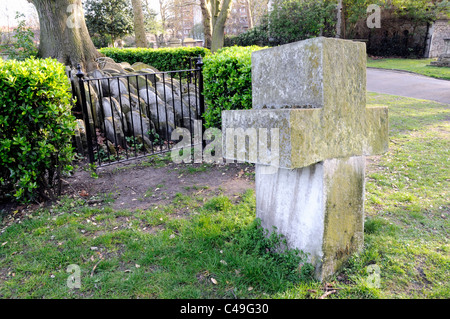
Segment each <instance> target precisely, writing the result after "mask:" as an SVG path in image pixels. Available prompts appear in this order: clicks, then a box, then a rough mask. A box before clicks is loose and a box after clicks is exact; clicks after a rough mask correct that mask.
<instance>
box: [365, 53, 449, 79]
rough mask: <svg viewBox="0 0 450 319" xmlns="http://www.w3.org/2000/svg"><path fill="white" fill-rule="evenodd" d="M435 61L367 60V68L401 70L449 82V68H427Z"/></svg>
mask: <svg viewBox="0 0 450 319" xmlns="http://www.w3.org/2000/svg"><path fill="white" fill-rule="evenodd" d="M434 60H436V59H379V60H373V59H370V58H368V59H367V66H368V67H372V68H381V69H391V70H403V71H409V72H414V73H418V74H422V75H426V76H430V77H433V78H437V79H445V80H450V68H446V67H438V66H428V65H429V64H430V62H431V61H434Z"/></svg>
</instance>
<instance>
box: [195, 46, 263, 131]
mask: <svg viewBox="0 0 450 319" xmlns="http://www.w3.org/2000/svg"><path fill="white" fill-rule="evenodd" d="M261 49H263V48H262V47H258V46H250V47H237V46H234V47H228V48H224V49H221V50H219V51H218V52H217V53H216V54H214V55H210V56H208V57H206V58H205V60H204V67H203V77H204V96H205V105H206V107H205V109H206V110H205V114H204V120H205V125H206V127H221V124H222V120H221V114H222V111H223V110H237V109H238V110H241V109H242V110H245V109H250V108H251V107H252V83H251V82H252V76H251V54H252V52H253V51H256V50H261Z"/></svg>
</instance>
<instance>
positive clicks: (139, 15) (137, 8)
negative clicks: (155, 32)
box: [131, 0, 148, 48]
mask: <svg viewBox="0 0 450 319" xmlns="http://www.w3.org/2000/svg"><path fill="white" fill-rule="evenodd" d="M131 4H132V6H133V16H134V36H135V39H136V46H137V47H138V48H146V47H148V42H147V36H146V35H145V25H144V12H143V11H142V3H141V0H131Z"/></svg>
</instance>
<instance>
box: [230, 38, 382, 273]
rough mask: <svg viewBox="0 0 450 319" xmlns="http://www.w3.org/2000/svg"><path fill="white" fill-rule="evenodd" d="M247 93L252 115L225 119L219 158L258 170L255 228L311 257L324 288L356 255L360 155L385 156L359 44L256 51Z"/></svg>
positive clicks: (322, 41) (329, 42) (326, 41)
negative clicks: (274, 234)
mask: <svg viewBox="0 0 450 319" xmlns="http://www.w3.org/2000/svg"><path fill="white" fill-rule="evenodd" d="M252 86H253V87H252V90H253V93H252V94H253V109H252V110H243V111H224V112H223V113H222V125H223V128H222V131H223V145H224V147H223V153H224V157H225V158H226V159H227V160H238V161H249V162H253V163H256V215H257V217H258V218H260V219H261V221H262V226H263V227H265V228H266V229H268V230H270V231H271V230H273V228H274V227H276V230H277V231H278V232H279V233H281V234H283V235H284V236H285V237H286V239H287V242H288V246H289V247H290V248H298V249H300V250H302V251H304V252H306V253H308V254H309V256H310V262H312V263H313V264H314V265H315V269H316V278H318V279H320V280H323V279H325V278H327V277H329V276H330V275H332V274H334V273H335V272H336V271H337V270H339V269H340V267H341V266H342V265H343V264H344V263H345V261H346V260H347V259H348V257H349V256H350V255H351V254H352V253H354V252H356V251H358V250H360V249H361V247H362V245H363V233H364V229H363V228H364V176H365V175H364V170H365V155H372V154H381V153H383V152H385V151H386V150H387V148H388V111H387V108H386V107H376V108H367V107H366V51H365V44H364V43H357V42H353V41H348V40H340V39H331V38H323V37H320V38H315V39H309V40H305V41H300V42H296V43H291V44H287V45H283V46H279V47H275V48H271V49H266V50H261V51H256V52H254V53H253V55H252ZM268 132H272V134H273V136H272V139H269V138H268V136H267V133H268ZM243 133H244V134H247V135H249V136H248V143H247V144H245V143H244V144H242V143H239V141H245V140H246V139H245V137H243V136H242V134H243ZM255 133H256V134H257V135H258V136H256V138H255V136H250V135H252V134H255ZM275 133H276V134H275ZM235 136H236V137H237V142H235ZM274 136H275V138H273V137H274ZM268 141H270V143H269V142H268ZM266 146H267V148H270V151H269V155H267V154H265V148H266ZM243 149H245V151H246V152H244V151H243ZM245 153H247V154H248V157H246V156H245ZM236 154H237V155H236ZM255 154H257V155H255Z"/></svg>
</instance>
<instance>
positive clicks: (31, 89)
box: [0, 59, 75, 202]
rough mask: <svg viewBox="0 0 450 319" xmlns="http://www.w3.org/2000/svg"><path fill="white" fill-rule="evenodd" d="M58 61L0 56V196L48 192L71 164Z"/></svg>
mask: <svg viewBox="0 0 450 319" xmlns="http://www.w3.org/2000/svg"><path fill="white" fill-rule="evenodd" d="M71 109H72V94H71V92H70V84H69V80H68V78H67V76H66V73H65V68H64V65H62V64H60V63H58V62H57V61H56V60H53V59H45V60H42V59H28V60H25V61H22V62H19V61H16V60H8V61H3V60H1V59H0V137H1V138H0V199H2V197H3V198H6V197H15V198H16V199H17V200H19V201H22V202H27V201H31V200H36V199H39V198H40V197H42V198H46V197H47V198H48V197H52V195H55V194H56V192H57V186H58V182H59V177H60V175H61V174H62V173H63V172H65V171H68V170H70V169H71V166H70V164H71V162H72V159H73V154H74V153H73V148H72V146H71V144H72V143H71V142H72V135H73V132H74V130H75V118H74V117H73V115H72V113H71Z"/></svg>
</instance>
